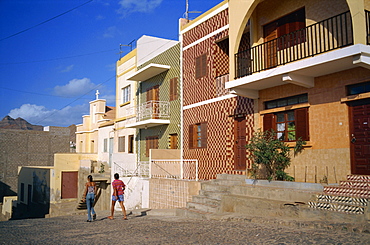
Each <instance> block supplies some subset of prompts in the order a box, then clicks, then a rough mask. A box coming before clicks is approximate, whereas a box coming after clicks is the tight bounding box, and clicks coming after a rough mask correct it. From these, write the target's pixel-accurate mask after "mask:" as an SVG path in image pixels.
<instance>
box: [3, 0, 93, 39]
mask: <svg viewBox="0 0 370 245" xmlns="http://www.w3.org/2000/svg"><path fill="white" fill-rule="evenodd" d="M92 1H94V0H90V1H87V2H85V3H83V4H81V5H78V6H77V7H74V8H72V9H70V10H67V11H66V12H63V13H61V14H58V15H57V16H54V17H52V18H50V19H48V20H45V21H43V22H41V23H39V24H37V25H34V26H31V27H29V28H26V29H24V30H22V31H19V32H16V33H14V34H12V35H10V36H7V37H4V38H2V39H0V41H4V40H6V39H9V38H11V37H14V36H17V35H19V34H21V33H23V32H26V31H29V30H31V29H33V28H35V27H38V26H41V25H43V24H45V23H47V22H49V21H52V20H54V19H56V18H58V17H60V16H63V15H65V14H67V13H69V12H72V11H73V10H75V9H78V8H80V7H82V6H84V5H86V4H88V3H91V2H92Z"/></svg>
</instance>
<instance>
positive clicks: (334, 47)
mask: <svg viewBox="0 0 370 245" xmlns="http://www.w3.org/2000/svg"><path fill="white" fill-rule="evenodd" d="M228 3H229V45H230V47H229V48H230V49H229V50H230V51H229V57H230V61H229V62H230V63H229V65H230V66H229V67H230V81H229V82H227V83H226V88H228V89H231V90H232V91H233V93H235V94H238V95H240V96H244V97H248V98H251V99H254V100H255V103H254V113H255V115H254V119H255V130H257V129H259V128H261V129H263V130H269V129H274V130H275V131H276V132H277V136H278V137H279V138H280V139H281V140H283V141H285V142H287V143H288V144H289V145H291V146H294V145H295V141H296V140H297V139H298V138H302V139H303V140H305V141H306V142H307V145H306V147H305V150H304V151H303V153H302V154H301V155H299V156H298V157H296V158H294V159H293V164H292V165H291V167H290V168H289V169H288V172H289V174H290V175H292V176H293V177H295V180H296V181H300V182H313V183H319V182H326V183H338V182H339V181H340V180H344V179H345V178H346V175H349V174H361V175H369V174H370V140H369V139H370V127H369V125H370V83H369V81H370V71H369V68H370V66H369V65H370V60H369V55H370V46H369V39H368V36H369V34H370V31H369V27H368V25H367V23H368V22H369V18H370V17H369V11H368V10H370V1H368V0H327V1H320V0H310V1H304V0H281V1H275V0H265V1H262V0H245V1H239V0H229V1H228ZM245 40H248V42H247V43H248V45H247V47H245V45H241V44H242V43H245V42H244V41H245Z"/></svg>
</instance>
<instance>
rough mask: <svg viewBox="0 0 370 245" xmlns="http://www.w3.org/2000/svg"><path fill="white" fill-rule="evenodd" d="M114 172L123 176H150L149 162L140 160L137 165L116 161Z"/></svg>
mask: <svg viewBox="0 0 370 245" xmlns="http://www.w3.org/2000/svg"><path fill="white" fill-rule="evenodd" d="M114 172H115V173H118V174H119V176H121V177H141V178H148V177H149V162H138V163H137V164H136V167H135V166H132V164H125V163H120V164H118V163H116V162H114Z"/></svg>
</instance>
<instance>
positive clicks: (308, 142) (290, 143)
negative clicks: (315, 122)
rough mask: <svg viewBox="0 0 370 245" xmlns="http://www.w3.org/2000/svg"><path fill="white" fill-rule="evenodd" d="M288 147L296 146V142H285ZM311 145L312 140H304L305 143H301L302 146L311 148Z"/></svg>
mask: <svg viewBox="0 0 370 245" xmlns="http://www.w3.org/2000/svg"><path fill="white" fill-rule="evenodd" d="M285 143H286V144H287V145H288V146H289V147H290V148H294V147H295V146H296V142H285ZM311 147H312V142H311V141H306V144H305V145H303V148H311Z"/></svg>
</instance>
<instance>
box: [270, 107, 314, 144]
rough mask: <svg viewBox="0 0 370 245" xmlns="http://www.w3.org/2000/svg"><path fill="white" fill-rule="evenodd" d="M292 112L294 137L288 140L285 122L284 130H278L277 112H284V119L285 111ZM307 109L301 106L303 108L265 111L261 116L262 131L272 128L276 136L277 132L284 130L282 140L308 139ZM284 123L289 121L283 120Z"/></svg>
mask: <svg viewBox="0 0 370 245" xmlns="http://www.w3.org/2000/svg"><path fill="white" fill-rule="evenodd" d="M292 111H293V112H294V123H295V130H294V132H295V139H294V140H289V138H288V132H289V131H287V129H288V127H287V124H286V125H285V130H284V131H278V128H277V125H278V123H282V122H278V121H277V114H281V113H285V114H284V117H285V119H286V113H289V112H292ZM308 118H309V110H308V107H303V108H298V109H293V110H285V111H279V112H273V113H267V114H265V115H264V116H263V131H268V130H274V132H275V133H276V137H277V134H278V132H284V133H285V134H284V135H285V136H284V140H283V141H284V142H295V141H297V140H298V139H299V138H301V139H302V140H304V141H309V140H310V135H309V121H308ZM284 122H285V123H289V122H291V121H289V120H285V121H284ZM290 132H293V130H290Z"/></svg>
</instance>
